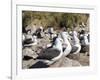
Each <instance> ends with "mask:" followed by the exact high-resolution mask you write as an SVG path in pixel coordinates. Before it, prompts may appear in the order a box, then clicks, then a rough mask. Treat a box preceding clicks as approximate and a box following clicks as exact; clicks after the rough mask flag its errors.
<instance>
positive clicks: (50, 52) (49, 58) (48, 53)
mask: <svg viewBox="0 0 100 80" xmlns="http://www.w3.org/2000/svg"><path fill="white" fill-rule="evenodd" d="M62 55H63V51H62V39H61V38H60V37H57V38H56V39H55V41H54V44H53V45H52V47H50V48H46V49H44V50H43V51H41V52H40V54H39V56H38V57H37V59H42V61H43V62H44V63H46V64H47V65H51V64H53V63H54V62H56V61H58V60H59V59H60V58H61V57H62Z"/></svg>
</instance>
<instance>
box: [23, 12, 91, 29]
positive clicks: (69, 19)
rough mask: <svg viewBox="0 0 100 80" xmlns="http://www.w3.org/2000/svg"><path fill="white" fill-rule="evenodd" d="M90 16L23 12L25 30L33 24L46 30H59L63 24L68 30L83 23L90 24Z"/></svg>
mask: <svg viewBox="0 0 100 80" xmlns="http://www.w3.org/2000/svg"><path fill="white" fill-rule="evenodd" d="M88 18H89V14H85V13H84V14H83V13H82V14H81V13H61V12H39V11H37V12H36V11H22V25H23V27H24V28H25V27H26V26H27V25H29V24H31V23H33V24H36V25H41V26H43V27H44V28H47V27H48V26H53V27H54V28H59V27H60V26H61V24H62V25H63V26H66V27H68V28H73V25H74V27H75V26H79V24H81V23H82V22H83V23H85V24H88V23H87V21H88Z"/></svg>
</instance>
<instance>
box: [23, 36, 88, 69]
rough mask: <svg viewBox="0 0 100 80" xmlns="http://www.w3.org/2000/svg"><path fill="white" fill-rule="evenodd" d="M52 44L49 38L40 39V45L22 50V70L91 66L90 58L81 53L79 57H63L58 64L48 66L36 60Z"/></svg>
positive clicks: (72, 55)
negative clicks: (43, 49) (42, 50)
mask: <svg viewBox="0 0 100 80" xmlns="http://www.w3.org/2000/svg"><path fill="white" fill-rule="evenodd" d="M49 43H50V40H49V37H48V36H45V37H44V38H41V39H38V44H37V45H34V46H29V47H24V48H23V49H22V55H23V58H22V68H23V69H30V68H47V67H74V66H89V56H87V55H85V54H84V53H79V54H77V55H74V54H70V55H68V56H67V57H62V58H61V59H60V60H59V61H57V62H56V63H54V64H52V65H50V66H48V65H46V64H44V63H43V62H42V61H41V60H37V59H36V60H34V59H33V58H35V57H37V56H38V54H39V52H40V51H41V49H42V48H43V47H45V46H46V45H47V44H49Z"/></svg>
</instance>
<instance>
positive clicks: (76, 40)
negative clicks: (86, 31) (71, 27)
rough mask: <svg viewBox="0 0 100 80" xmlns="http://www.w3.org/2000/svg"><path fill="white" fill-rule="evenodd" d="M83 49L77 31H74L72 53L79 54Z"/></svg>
mask: <svg viewBox="0 0 100 80" xmlns="http://www.w3.org/2000/svg"><path fill="white" fill-rule="evenodd" d="M80 50H81V45H80V40H79V38H78V34H77V32H76V31H72V50H71V53H73V54H77V53H79V52H80Z"/></svg>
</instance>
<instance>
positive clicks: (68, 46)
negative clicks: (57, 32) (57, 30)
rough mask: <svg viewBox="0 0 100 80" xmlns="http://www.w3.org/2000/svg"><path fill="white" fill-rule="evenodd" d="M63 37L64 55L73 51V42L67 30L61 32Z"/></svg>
mask: <svg viewBox="0 0 100 80" xmlns="http://www.w3.org/2000/svg"><path fill="white" fill-rule="evenodd" d="M61 38H62V39H63V48H65V50H64V55H65V56H67V55H68V54H69V53H70V52H71V49H72V47H71V44H70V42H69V40H68V38H69V34H68V33H67V32H61Z"/></svg>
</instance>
